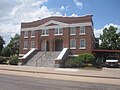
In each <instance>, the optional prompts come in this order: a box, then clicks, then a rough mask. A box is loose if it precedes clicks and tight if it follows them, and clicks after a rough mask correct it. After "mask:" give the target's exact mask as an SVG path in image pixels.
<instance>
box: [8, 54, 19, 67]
mask: <svg viewBox="0 0 120 90" xmlns="http://www.w3.org/2000/svg"><path fill="white" fill-rule="evenodd" d="M18 62H19V60H18V56H16V55H14V56H12V57H11V59H10V60H9V64H10V65H17V64H18Z"/></svg>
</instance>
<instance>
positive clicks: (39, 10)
mask: <svg viewBox="0 0 120 90" xmlns="http://www.w3.org/2000/svg"><path fill="white" fill-rule="evenodd" d="M87 14H92V15H93V23H94V33H95V36H96V37H99V35H100V34H102V30H103V28H105V27H107V28H108V27H109V26H110V25H112V26H115V27H117V28H118V29H119V30H120V0H0V36H3V39H4V40H5V42H6V45H7V44H8V43H9V41H10V38H11V37H13V36H14V35H15V34H16V33H20V29H21V22H32V21H36V20H39V19H43V18H46V17H50V16H70V17H72V16H73V17H78V16H84V15H87Z"/></svg>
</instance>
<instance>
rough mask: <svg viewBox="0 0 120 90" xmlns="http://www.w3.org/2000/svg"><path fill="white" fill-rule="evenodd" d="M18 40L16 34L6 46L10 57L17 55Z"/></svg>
mask: <svg viewBox="0 0 120 90" xmlns="http://www.w3.org/2000/svg"><path fill="white" fill-rule="evenodd" d="M19 40H20V35H19V34H16V35H15V36H14V37H13V38H11V40H10V43H9V44H8V45H7V47H9V49H10V53H11V55H15V54H17V55H18V54H19V46H20V44H19Z"/></svg>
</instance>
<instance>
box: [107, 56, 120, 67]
mask: <svg viewBox="0 0 120 90" xmlns="http://www.w3.org/2000/svg"><path fill="white" fill-rule="evenodd" d="M105 64H106V66H107V67H120V58H119V57H117V56H108V57H107V59H106V63H105Z"/></svg>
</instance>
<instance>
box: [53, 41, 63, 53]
mask: <svg viewBox="0 0 120 90" xmlns="http://www.w3.org/2000/svg"><path fill="white" fill-rule="evenodd" d="M62 49H63V40H62V39H56V40H55V51H62Z"/></svg>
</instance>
